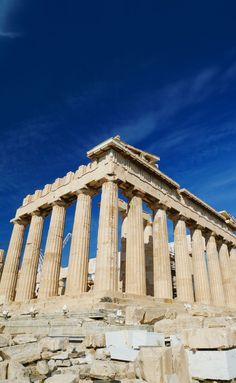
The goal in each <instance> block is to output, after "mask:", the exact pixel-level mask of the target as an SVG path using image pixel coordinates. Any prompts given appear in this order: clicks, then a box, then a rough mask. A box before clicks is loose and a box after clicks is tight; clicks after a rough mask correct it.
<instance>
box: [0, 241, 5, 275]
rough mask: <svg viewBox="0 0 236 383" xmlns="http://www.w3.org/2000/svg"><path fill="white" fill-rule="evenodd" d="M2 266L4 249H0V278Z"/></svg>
mask: <svg viewBox="0 0 236 383" xmlns="http://www.w3.org/2000/svg"><path fill="white" fill-rule="evenodd" d="M3 267H4V250H3V249H0V280H1V277H2V272H3Z"/></svg>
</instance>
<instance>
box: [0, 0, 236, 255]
mask: <svg viewBox="0 0 236 383" xmlns="http://www.w3.org/2000/svg"><path fill="white" fill-rule="evenodd" d="M235 13H236V3H235V1H233V0H232V1H231V0H228V1H227V2H225V1H223V0H222V1H218V0H215V1H209V0H207V1H201V0H200V1H189V0H188V1H181V0H180V1H178V2H171V1H168V0H167V1H159V0H153V1H152V0H149V1H139V0H135V1H134V0H130V1H127V0H125V1H123V0H119V1H108V0H100V1H90V0H86V1H80V0H70V1H65V0H34V1H29V0H18V1H17V0H0V84H1V86H0V102H1V108H0V131H1V140H0V175H1V179H2V182H1V183H0V205H1V209H0V222H1V226H0V246H1V247H3V248H5V249H6V248H7V244H8V241H9V236H10V233H11V225H10V224H9V220H10V219H11V218H12V217H13V216H14V213H15V210H16V208H17V207H18V206H19V205H20V204H21V201H22V199H23V197H24V196H25V195H27V194H30V193H33V192H34V190H35V189H38V188H41V187H43V186H44V185H45V184H46V183H50V182H53V180H54V179H55V178H57V177H60V176H63V175H64V174H65V173H66V172H67V171H70V170H75V169H77V167H78V166H79V165H80V164H83V163H86V162H87V160H86V150H88V149H90V148H91V147H92V146H93V145H96V144H97V143H99V142H100V141H102V140H104V139H106V138H108V137H110V136H113V135H116V134H120V135H121V138H123V139H124V140H126V141H128V142H129V143H130V144H133V145H136V146H137V147H140V148H143V149H145V150H147V151H151V152H153V153H155V154H157V155H159V156H160V157H161V161H160V169H161V170H162V171H163V172H165V173H166V174H168V175H169V176H170V177H172V178H173V179H174V180H176V181H177V182H179V183H180V184H181V185H182V186H183V187H186V188H188V189H189V190H190V191H192V192H193V193H195V194H197V195H198V196H199V197H200V198H202V199H204V200H205V201H207V202H208V203H209V204H210V205H212V206H213V207H214V208H216V209H217V210H222V209H226V210H228V211H230V212H231V213H232V214H234V215H236V192H235V191H236V172H235V163H236V150H235V147H236V145H235V144H236V108H235V106H236V105H235V103H236V102H235V99H236V44H235V43H236V23H235ZM96 203H97V201H96ZM94 209H95V216H96V217H95V220H94V223H93V230H92V243H93V245H92V246H95V242H96V240H95V237H96V233H95V231H96V228H97V209H96V208H94ZM72 221H73V207H72V208H71V209H70V214H68V219H67V227H66V231H70V227H71V225H72Z"/></svg>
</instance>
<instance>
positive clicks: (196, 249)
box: [192, 226, 211, 304]
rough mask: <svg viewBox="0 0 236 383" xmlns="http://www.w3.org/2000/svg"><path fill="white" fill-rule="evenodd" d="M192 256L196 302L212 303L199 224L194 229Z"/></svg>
mask: <svg viewBox="0 0 236 383" xmlns="http://www.w3.org/2000/svg"><path fill="white" fill-rule="evenodd" d="M192 258H193V275H194V289H195V298H196V302H199V303H205V304H210V302H211V292H210V285H209V279H208V272H207V265H206V259H205V252H204V247H203V236H202V231H201V229H200V227H198V226H197V227H196V228H194V229H193V230H192Z"/></svg>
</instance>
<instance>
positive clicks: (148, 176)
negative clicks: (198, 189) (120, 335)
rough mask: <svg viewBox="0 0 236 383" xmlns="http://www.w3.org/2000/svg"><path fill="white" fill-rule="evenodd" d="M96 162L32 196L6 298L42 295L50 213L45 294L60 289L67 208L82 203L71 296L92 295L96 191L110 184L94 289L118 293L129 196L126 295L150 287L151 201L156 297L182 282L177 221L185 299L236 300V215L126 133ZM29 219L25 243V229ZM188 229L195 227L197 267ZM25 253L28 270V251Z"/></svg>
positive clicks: (13, 243) (0, 290) (2, 287)
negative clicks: (199, 193)
mask: <svg viewBox="0 0 236 383" xmlns="http://www.w3.org/2000/svg"><path fill="white" fill-rule="evenodd" d="M88 157H89V158H90V160H91V163H90V164H88V165H87V166H81V167H80V168H79V169H78V170H77V172H75V173H72V172H70V173H68V174H67V175H66V176H65V177H64V178H62V179H57V180H56V181H55V182H54V183H53V184H52V185H46V186H45V187H44V189H43V190H37V191H36V192H35V193H34V195H29V196H27V197H26V198H25V199H24V201H23V205H22V206H21V207H20V208H19V209H18V210H17V212H16V216H15V218H14V219H13V220H12V223H13V231H12V236H11V239H10V243H9V248H8V252H7V256H6V261H5V265H4V269H3V272H2V278H1V282H0V299H1V302H9V301H16V302H28V301H30V300H31V299H35V286H36V278H37V270H38V262H39V255H40V247H41V240H42V234H43V225H44V220H45V217H46V216H47V215H49V214H50V215H51V216H50V225H49V229H48V233H47V241H46V247H45V253H44V259H43V267H42V272H41V279H40V288H39V294H38V297H37V299H38V300H39V301H44V300H47V299H48V298H50V297H55V296H57V294H58V284H59V274H60V267H61V256H62V247H63V236H64V226H65V217H66V211H67V207H68V206H69V205H70V204H71V203H73V202H74V201H76V209H75V216H74V224H73V231H72V239H71V247H70V254H69V263H68V275H67V282H66V291H65V295H67V296H69V297H77V298H79V296H80V295H81V294H83V293H86V292H87V276H88V260H89V245H90V226H91V221H92V214H91V207H92V199H93V196H94V195H95V194H96V193H98V191H100V190H101V201H100V212H99V225H98V237H97V258H96V272H95V281H94V293H96V292H98V293H103V292H104V293H109V292H110V293H116V292H118V286H119V281H118V270H117V267H118V262H117V259H118V246H119V241H120V238H119V234H118V233H119V230H118V226H119V214H120V213H119V193H120V194H121V193H122V194H123V195H124V196H125V198H126V199H127V201H128V202H127V209H126V210H125V212H122V227H123V229H122V230H121V232H122V234H121V236H122V240H123V241H125V261H124V262H125V273H124V275H123V278H124V281H123V282H124V283H123V286H124V291H123V292H124V293H125V294H132V295H135V296H145V295H146V294H147V283H146V280H147V278H146V263H147V259H146V255H145V225H144V219H143V203H145V204H147V206H148V208H149V209H150V211H151V213H152V222H151V223H150V225H149V226H148V227H147V229H148V232H149V233H150V236H151V237H152V241H153V247H152V249H153V250H152V262H153V296H154V298H162V299H172V298H173V283H172V275H171V265H170V255H169V248H168V229H167V219H170V220H172V222H173V234H174V249H175V273H176V291H177V300H178V301H181V302H189V303H192V302H199V303H203V304H209V305H215V306H227V307H235V306H236V279H235V278H236V277H235V272H234V271H235V270H236V236H235V229H236V221H235V219H234V218H233V217H232V216H231V215H230V214H229V213H227V212H226V211H223V212H220V213H219V212H217V211H216V210H214V209H213V208H211V207H210V206H209V205H207V204H206V203H205V202H203V201H201V200H200V199H198V198H197V197H196V196H194V195H193V194H192V193H190V192H189V191H188V190H186V189H181V188H180V186H179V185H178V184H177V183H176V182H175V181H173V180H172V179H170V178H169V177H167V176H166V175H165V174H164V173H162V172H161V171H160V170H159V169H158V166H157V161H158V160H159V159H158V157H156V156H154V155H152V154H150V153H147V152H144V151H142V150H139V149H137V148H134V147H132V146H130V145H128V144H126V143H124V142H123V141H121V140H120V138H119V137H115V138H111V139H109V140H107V141H105V142H103V143H101V144H100V145H98V146H96V147H95V148H93V149H92V150H90V151H89V152H88ZM27 225H29V230H28V235H27V240H26V244H25V247H24V249H23V243H24V233H25V229H26V226H27ZM187 229H189V230H190V232H191V244H192V265H191V264H190V257H189V250H188V243H187V236H186V234H187ZM22 251H23V259H22V264H21V270H20V272H19V263H20V257H21V254H22Z"/></svg>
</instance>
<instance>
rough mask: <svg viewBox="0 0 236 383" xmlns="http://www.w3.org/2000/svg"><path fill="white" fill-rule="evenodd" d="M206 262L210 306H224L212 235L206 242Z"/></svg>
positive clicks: (220, 277) (217, 257)
mask: <svg viewBox="0 0 236 383" xmlns="http://www.w3.org/2000/svg"><path fill="white" fill-rule="evenodd" d="M207 262H208V275H209V281H210V290H211V301H212V304H213V305H215V306H224V304H225V297H224V289H223V283H222V276H221V271H220V263H219V256H218V251H217V246H216V239H215V235H214V233H212V234H211V235H210V237H209V238H208V240H207Z"/></svg>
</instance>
